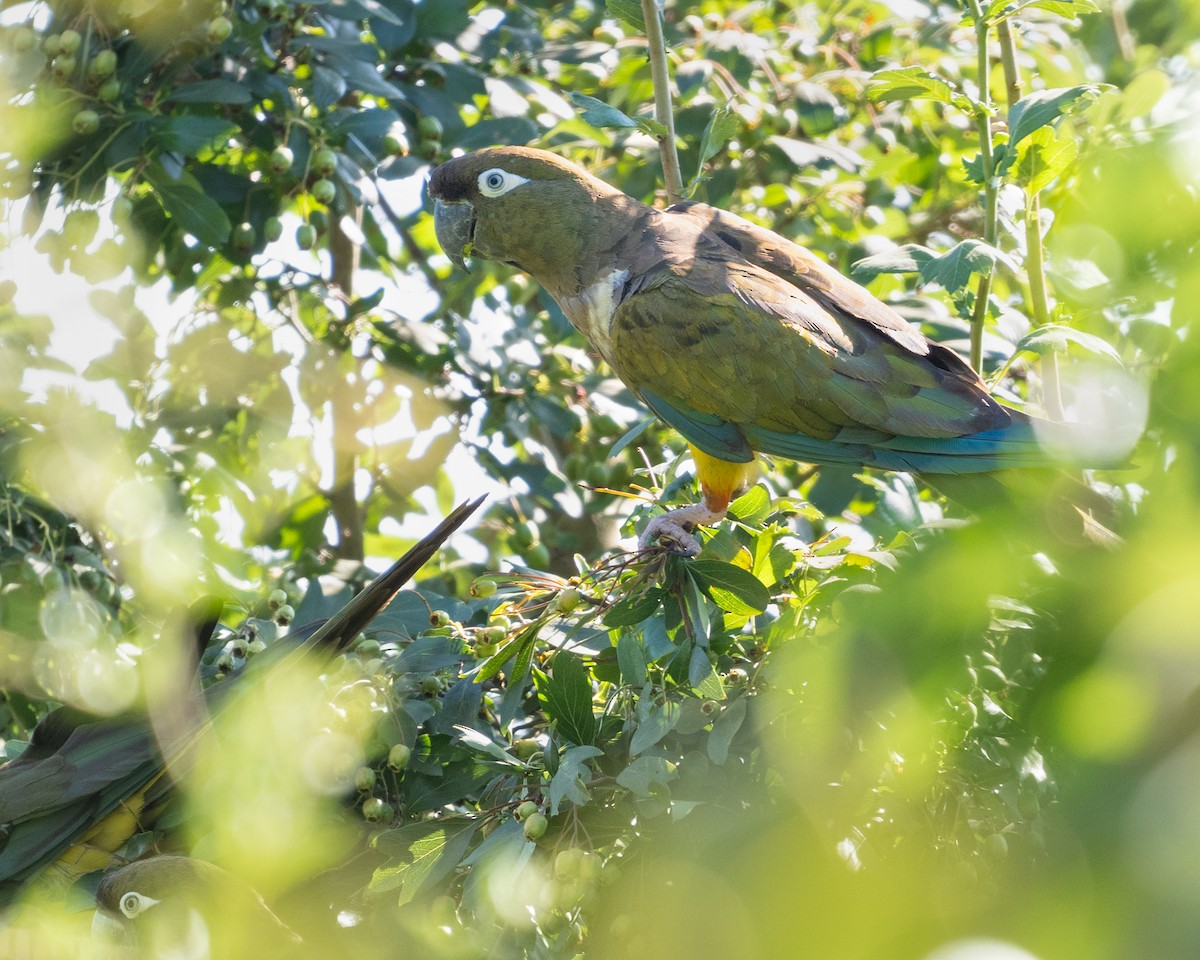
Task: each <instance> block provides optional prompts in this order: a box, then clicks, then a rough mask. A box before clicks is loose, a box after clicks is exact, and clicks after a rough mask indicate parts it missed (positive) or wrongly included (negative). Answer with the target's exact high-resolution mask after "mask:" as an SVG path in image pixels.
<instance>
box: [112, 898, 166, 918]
mask: <svg viewBox="0 0 1200 960" xmlns="http://www.w3.org/2000/svg"><path fill="white" fill-rule="evenodd" d="M156 903H158V901H157V900H154V899H152V898H150V897H144V896H142V895H141V894H140V893H136V892H134V891H130V892H129V893H126V894H123V895H122V896H121V902H120V903H119V904H118V906H119V907H120V908H121V912H122V913H123V914H125V916H126V917H127V918H128V919H130V920H132V919H133V918H134V917H136V916H137V915H138V914H139V913H141V912H142V911H143V910H145V909H147V908H148V907H152V906H154V905H155V904H156Z"/></svg>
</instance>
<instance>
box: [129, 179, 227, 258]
mask: <svg viewBox="0 0 1200 960" xmlns="http://www.w3.org/2000/svg"><path fill="white" fill-rule="evenodd" d="M146 179H147V180H148V181H149V182H150V184H151V186H153V187H154V191H155V193H157V194H158V198H159V200H161V201H162V205H163V209H164V210H166V211H167V213H168V214H169V215H170V217H171V219H172V220H173V221H175V223H176V224H177V225H178V226H179V227H180V229H182V230H184V231H185V232H186V233H190V234H191V235H192V236H194V237H195V238H196V239H197V240H199V241H200V242H201V243H203V244H205V245H207V246H210V247H215V246H218V245H219V244H222V243H224V242H225V241H226V240H227V239H228V238H229V231H230V230H231V229H232V226H231V224H230V223H229V218H228V217H227V216H225V211H224V210H222V209H221V208H220V206H218V205H217V203H216V202H215V201H214V200H212V199H211V198H210V197H207V196H205V195H204V193H202V192H201V191H200V189H199V187H196V186H192V184H191V183H189V182H188V181H186V180H172V179H171V178H170V177H168V176H167V175H166V173H165V171H163V170H162V168H161V167H158V168H157V169H156V168H155V167H154V166H151V167H150V168H149V169H148V170H147V171H146Z"/></svg>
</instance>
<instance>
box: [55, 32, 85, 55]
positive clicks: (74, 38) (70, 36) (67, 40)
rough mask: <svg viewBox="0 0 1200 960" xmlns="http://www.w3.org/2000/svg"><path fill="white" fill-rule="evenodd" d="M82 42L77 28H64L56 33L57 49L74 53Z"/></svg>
mask: <svg viewBox="0 0 1200 960" xmlns="http://www.w3.org/2000/svg"><path fill="white" fill-rule="evenodd" d="M81 43H83V37H81V36H80V35H79V31H78V30H64V31H63V32H62V33H60V34H59V35H58V49H59V50H60V51H62V52H63V53H74V52H75V51H76V50H78V49H79V45H80V44H81Z"/></svg>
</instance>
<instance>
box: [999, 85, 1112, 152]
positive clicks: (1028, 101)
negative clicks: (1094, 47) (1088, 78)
mask: <svg viewBox="0 0 1200 960" xmlns="http://www.w3.org/2000/svg"><path fill="white" fill-rule="evenodd" d="M1100 89H1101V88H1100V86H1098V85H1097V84H1094V83H1084V84H1080V85H1079V86H1076V87H1064V88H1060V89H1055V90H1038V91H1036V92H1035V93H1031V94H1029V95H1028V96H1025V97H1022V98H1021V99H1020V100H1018V101H1017V102H1016V103H1015V104H1013V108H1012V109H1011V110H1010V111H1009V112H1008V143H1009V148H1010V149H1011V148H1012V147H1014V146H1016V145H1017V144H1018V143H1020V142H1021V141H1022V140H1024V139H1025V138H1026V137H1027V136H1029V135H1030V134H1031V133H1033V131H1034V130H1037V129H1039V128H1040V127H1044V126H1045V125H1046V124H1048V123H1053V122H1054V121H1055V120H1057V119H1058V118H1059V117H1061V116H1062V115H1063V114H1064V113H1066V112H1068V110H1070V109H1071V108H1072V107H1074V106H1076V105H1077V104H1078V103H1079V101H1081V100H1083V99H1085V98H1086V99H1088V100H1091V99H1093V98H1094V97H1096V96H1097V95H1098V94H1099V92H1100Z"/></svg>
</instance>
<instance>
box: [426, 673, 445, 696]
mask: <svg viewBox="0 0 1200 960" xmlns="http://www.w3.org/2000/svg"><path fill="white" fill-rule="evenodd" d="M444 686H445V684H443V683H442V681H441V678H440V677H436V676H434V675H433V674H432V673H431V674H429V675H428V676H426V677H422V678H421V692H422V693H423V694H425V695H426V696H427V697H435V696H437V695H438V694H439V693H441V692H442V689H443V687H444Z"/></svg>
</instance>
